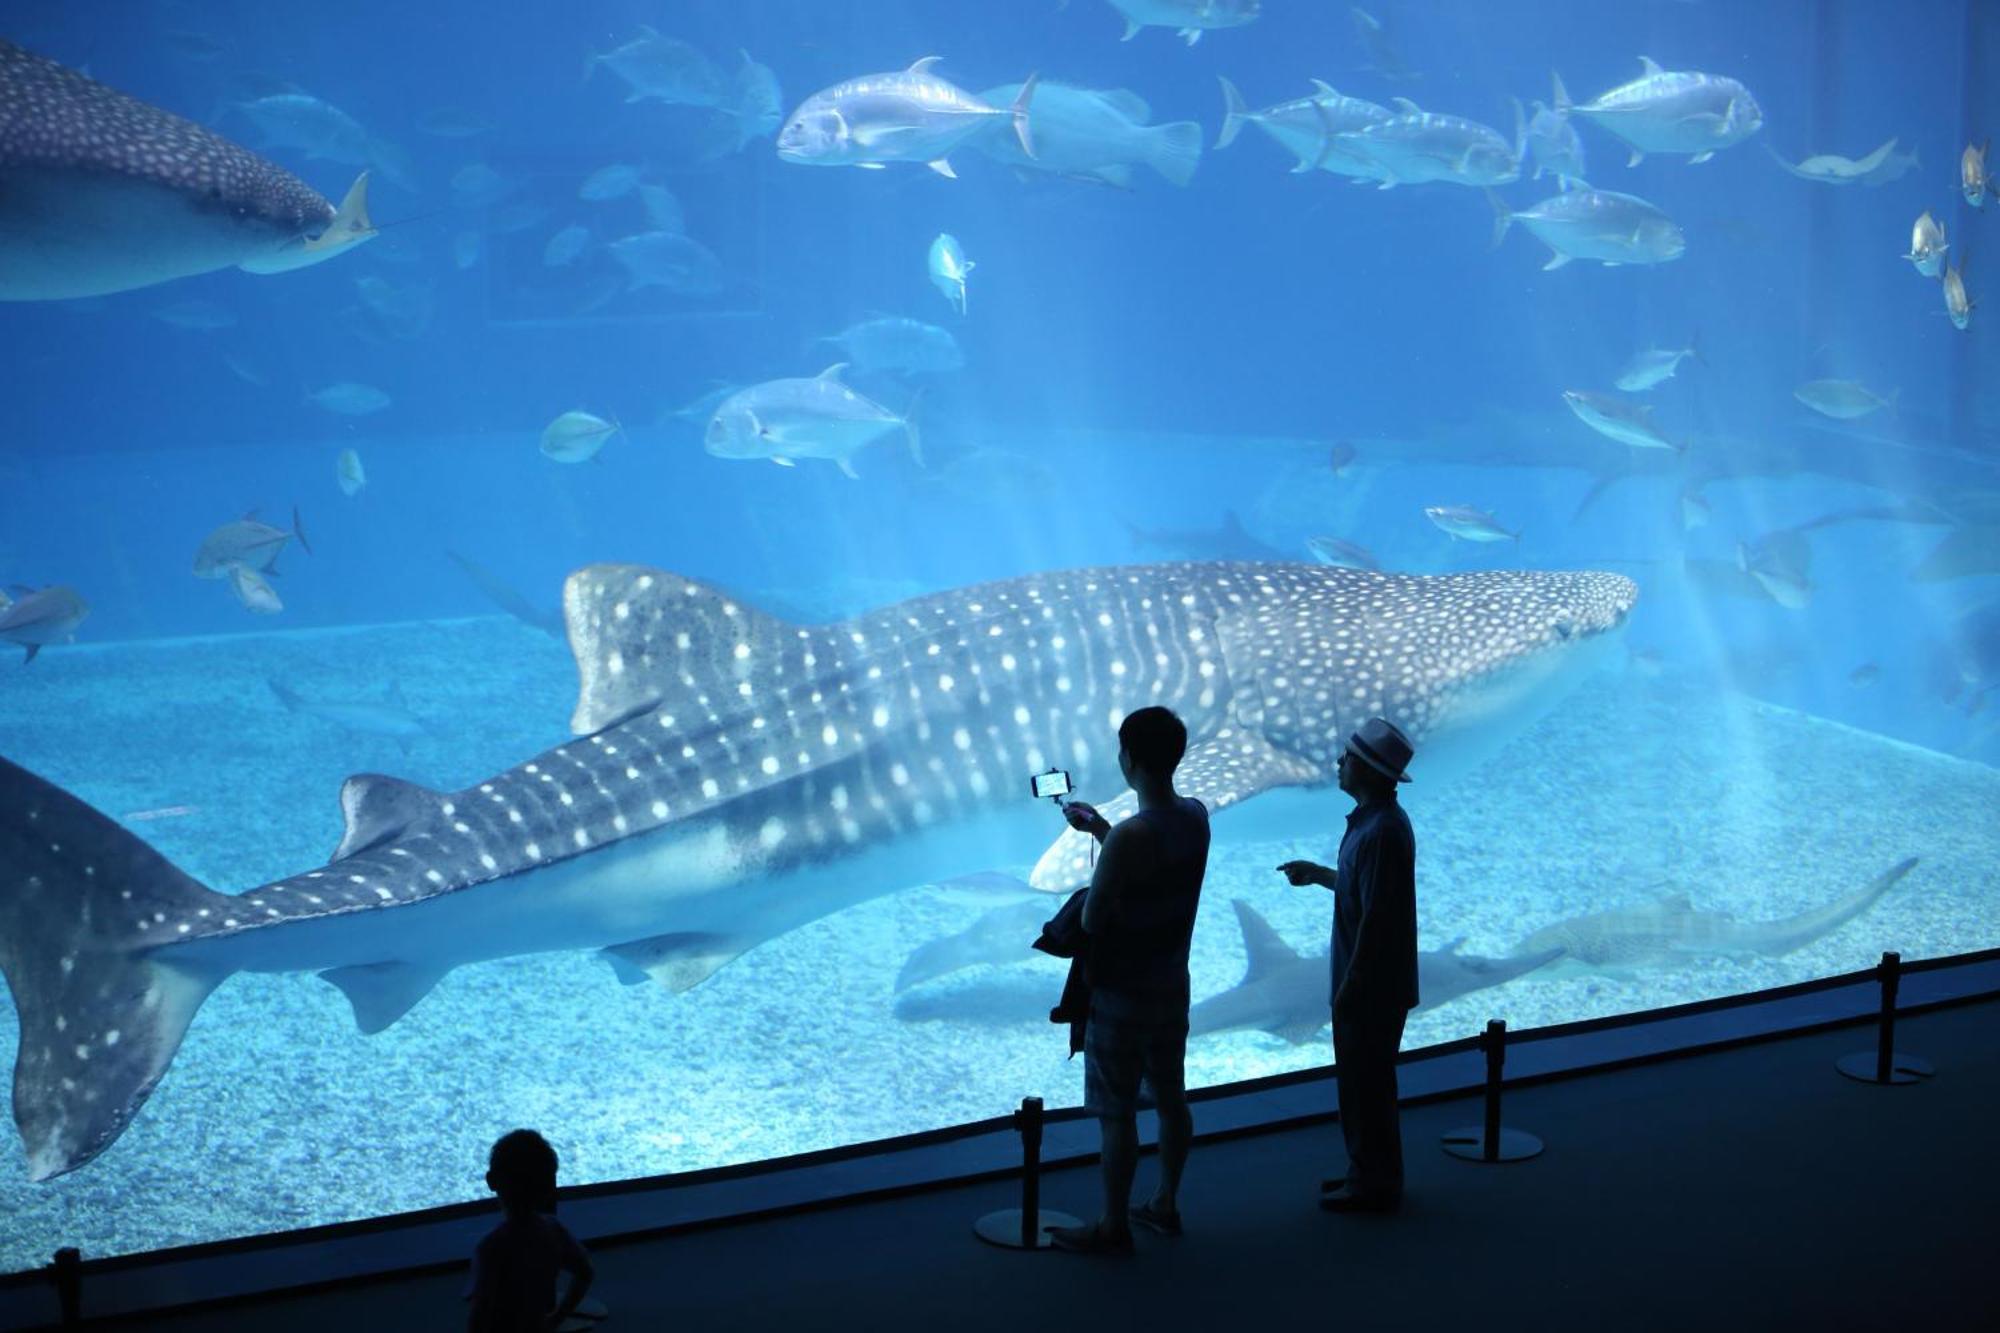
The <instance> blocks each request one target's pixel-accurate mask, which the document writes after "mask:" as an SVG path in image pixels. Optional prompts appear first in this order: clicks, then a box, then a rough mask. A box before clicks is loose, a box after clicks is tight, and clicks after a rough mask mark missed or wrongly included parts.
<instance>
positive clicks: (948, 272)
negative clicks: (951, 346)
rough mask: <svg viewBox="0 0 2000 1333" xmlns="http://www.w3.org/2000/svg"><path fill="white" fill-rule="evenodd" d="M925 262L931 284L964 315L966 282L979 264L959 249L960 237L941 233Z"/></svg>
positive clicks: (932, 244) (932, 243)
mask: <svg viewBox="0 0 2000 1333" xmlns="http://www.w3.org/2000/svg"><path fill="white" fill-rule="evenodd" d="M925 262H926V265H927V266H928V267H929V269H930V275H931V283H932V284H933V285H934V286H936V288H937V289H938V290H939V291H941V292H943V293H944V299H945V300H947V301H949V302H951V308H952V309H953V310H956V311H957V312H958V313H959V314H961V315H963V314H964V313H965V280H966V279H967V278H968V277H970V276H971V275H972V270H973V269H975V268H977V267H978V264H976V263H975V262H974V261H972V260H970V259H967V258H966V257H965V251H964V250H963V249H961V248H959V244H958V237H956V236H953V235H952V234H951V233H950V232H948V231H947V232H939V233H938V238H937V239H936V240H935V241H932V242H931V249H930V254H929V255H928V256H926V259H925Z"/></svg>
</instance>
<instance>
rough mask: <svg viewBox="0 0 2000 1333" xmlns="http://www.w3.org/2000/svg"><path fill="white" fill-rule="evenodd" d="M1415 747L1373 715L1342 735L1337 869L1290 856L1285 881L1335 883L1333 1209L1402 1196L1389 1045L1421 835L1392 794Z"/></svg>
mask: <svg viewBox="0 0 2000 1333" xmlns="http://www.w3.org/2000/svg"><path fill="white" fill-rule="evenodd" d="M1411 754H1412V749H1411V746H1410V738H1409V737H1407V736H1405V735H1404V734H1403V733H1402V732H1401V731H1399V730H1398V729H1397V728H1396V727H1395V726H1394V725H1393V724H1392V723H1390V722H1388V721H1386V720H1384V719H1382V718H1379V717H1373V718H1370V719H1368V721H1366V722H1364V723H1362V725H1361V728H1360V730H1358V731H1356V732H1355V733H1354V734H1353V735H1352V736H1349V737H1348V738H1347V747H1346V749H1344V750H1343V751H1342V752H1341V756H1340V768H1339V777H1340V789H1341V790H1342V791H1344V792H1346V793H1347V794H1348V795H1349V796H1352V797H1353V798H1354V810H1353V812H1352V813H1350V814H1349V815H1348V816H1347V833H1346V835H1345V836H1344V837H1342V838H1341V840H1340V856H1339V860H1338V865H1337V866H1336V867H1334V868H1331V869H1329V868H1328V867H1326V866H1323V865H1318V864H1315V863H1314V862H1311V861H1287V862H1285V863H1284V864H1283V865H1281V866H1279V867H1278V870H1279V873H1281V874H1283V875H1284V876H1285V878H1286V879H1288V880H1290V881H1291V882H1292V883H1293V884H1318V885H1321V886H1323V887H1325V888H1329V889H1332V890H1333V954H1332V958H1333V1061H1334V1073H1335V1075H1336V1076H1337V1078H1338V1081H1339V1087H1340V1131H1341V1135H1342V1137H1343V1138H1345V1139H1346V1141H1347V1163H1348V1165H1347V1175H1346V1177H1345V1178H1343V1179H1337V1180H1329V1181H1327V1182H1326V1183H1325V1184H1324V1185H1323V1186H1322V1195H1321V1198H1320V1207H1322V1208H1325V1209H1327V1210H1329V1211H1331V1212H1379V1213H1391V1212H1394V1211H1395V1210H1396V1209H1397V1207H1399V1206H1400V1205H1401V1203H1402V1199H1403V1138H1402V1131H1401V1129H1400V1127H1399V1126H1398V1124H1397V1119H1396V1052H1397V1050H1398V1049H1399V1048H1400V1047H1401V1046H1402V1044H1403V1020H1404V1019H1405V1018H1407V1017H1408V1016H1409V1012H1410V1010H1411V1009H1413V1008H1415V1007H1416V1003H1417V874H1416V867H1417V842H1416V838H1415V837H1414V836H1413V835H1412V834H1411V832H1410V821H1409V817H1408V816H1406V815H1405V814H1404V813H1403V807H1402V805H1401V804H1400V803H1399V802H1398V801H1397V800H1396V784H1398V783H1401V782H1408V781H1409V780H1410V779H1409V777H1408V775H1407V774H1405V773H1404V771H1403V770H1404V769H1405V768H1407V767H1408V766H1409V763H1410V756H1411Z"/></svg>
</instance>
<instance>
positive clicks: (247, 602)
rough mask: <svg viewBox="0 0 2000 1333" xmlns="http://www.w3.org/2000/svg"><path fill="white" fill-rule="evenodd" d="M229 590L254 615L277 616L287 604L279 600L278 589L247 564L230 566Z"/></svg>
mask: <svg viewBox="0 0 2000 1333" xmlns="http://www.w3.org/2000/svg"><path fill="white" fill-rule="evenodd" d="M229 591H231V592H233V593H235V594H236V600H237V601H238V602H241V603H242V604H243V609H244V610H245V611H248V612H250V613H251V614H252V615H259V616H275V615H277V614H278V612H280V611H282V610H284V609H285V604H284V603H283V602H281V601H279V600H278V590H277V589H276V588H273V587H272V586H271V585H270V583H269V582H268V581H267V580H266V579H265V578H264V576H263V575H262V574H259V573H258V572H257V571H256V570H254V569H251V568H250V567H249V566H247V565H231V566H230V567H229Z"/></svg>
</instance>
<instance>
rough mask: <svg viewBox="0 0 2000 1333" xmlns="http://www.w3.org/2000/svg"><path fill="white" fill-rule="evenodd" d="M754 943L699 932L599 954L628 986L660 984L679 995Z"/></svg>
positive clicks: (635, 942) (634, 943)
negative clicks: (644, 982) (645, 983)
mask: <svg viewBox="0 0 2000 1333" xmlns="http://www.w3.org/2000/svg"><path fill="white" fill-rule="evenodd" d="M753 943H755V941H754V940H741V939H733V938H731V937H729V936H727V935H708V934H701V933H696V932H690V933H685V934H676V935H655V936H654V937H652V938H651V939H645V940H633V941H631V942H630V943H627V944H614V945H612V946H611V947H610V948H608V949H603V950H600V952H602V953H603V955H604V957H605V959H606V961H608V962H609V963H610V964H611V970H612V971H614V972H616V973H617V974H618V979H619V980H620V981H622V982H624V983H625V984H627V985H628V986H629V985H634V984H636V983H638V982H640V981H645V980H652V981H657V982H659V983H660V984H661V985H662V986H665V987H666V988H667V989H668V990H670V991H672V992H674V993H675V994H676V995H678V994H680V993H681V992H682V991H685V990H692V989H693V988H694V987H696V986H699V985H700V984H701V983H702V982H704V981H706V980H708V979H709V978H710V977H712V976H714V975H715V974H716V973H717V972H718V971H720V970H721V969H722V968H724V967H726V966H728V965H729V964H730V963H733V962H735V961H736V960H737V959H738V958H741V957H742V956H743V954H744V952H745V951H746V950H748V949H749V948H750V946H751V945H752V944H753Z"/></svg>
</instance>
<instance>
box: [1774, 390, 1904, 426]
mask: <svg viewBox="0 0 2000 1333" xmlns="http://www.w3.org/2000/svg"><path fill="white" fill-rule="evenodd" d="M1901 393H1902V390H1901V389H1895V390H1892V391H1891V392H1890V394H1889V396H1888V397H1887V398H1883V397H1880V396H1879V395H1877V394H1874V393H1870V392H1869V391H1868V390H1867V389H1866V388H1864V387H1863V386H1862V385H1861V384H1860V383H1859V382H1858V381H1855V380H1808V381H1807V382H1806V383H1804V384H1801V385H1800V386H1799V387H1798V388H1796V389H1794V390H1792V397H1794V398H1796V399H1798V400H1799V401H1800V402H1802V403H1804V404H1805V405H1806V406H1807V407H1810V408H1811V409H1812V410H1813V411H1815V412H1817V413H1819V414H1820V415H1821V416H1828V417H1832V418H1834V420H1836V421H1854V420H1856V419H1858V418H1860V417H1865V416H1867V415H1869V414H1870V413H1872V412H1879V411H1880V410H1882V409H1883V408H1885V407H1886V408H1889V409H1890V410H1891V411H1894V410H1895V406H1896V399H1897V397H1898V396H1899V395H1900V394H1901Z"/></svg>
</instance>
